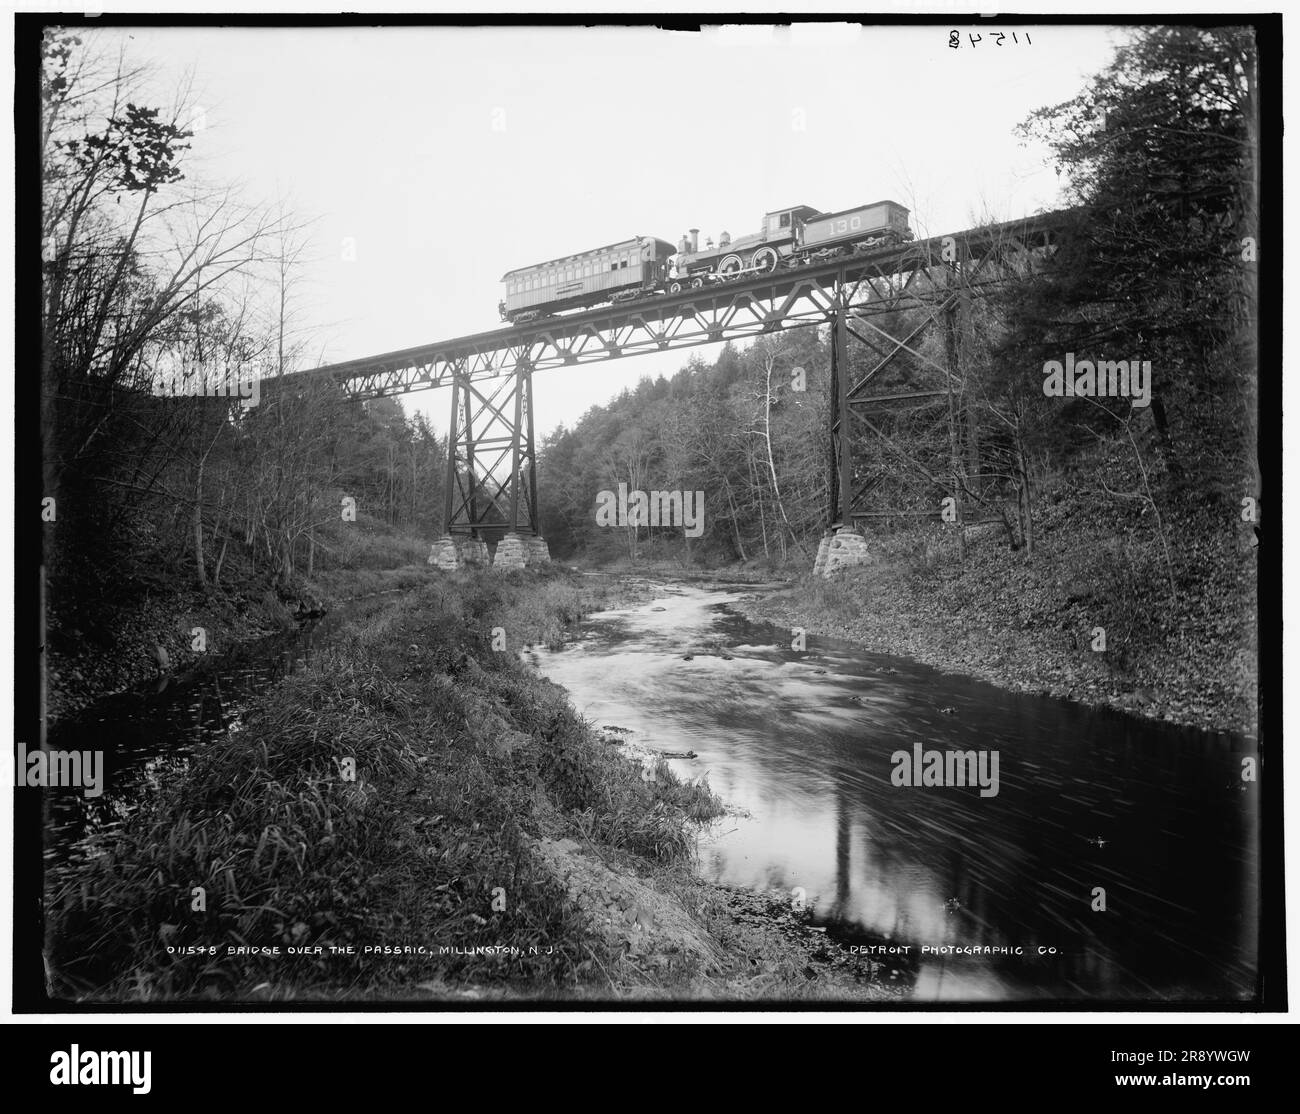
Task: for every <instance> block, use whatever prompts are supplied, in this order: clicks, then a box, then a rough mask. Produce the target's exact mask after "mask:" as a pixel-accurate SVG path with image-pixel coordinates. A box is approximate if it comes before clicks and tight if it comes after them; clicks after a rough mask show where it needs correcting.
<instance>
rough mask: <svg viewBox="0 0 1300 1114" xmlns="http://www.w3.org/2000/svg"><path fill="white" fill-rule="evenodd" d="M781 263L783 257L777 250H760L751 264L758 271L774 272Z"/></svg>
mask: <svg viewBox="0 0 1300 1114" xmlns="http://www.w3.org/2000/svg"><path fill="white" fill-rule="evenodd" d="M780 262H781V255H780V253H779V252H778V251H777V250H776V248H759V249H758V251H756V252H754V254H753V256H752V257H751V258H750V261H749V264H750V266H751V267H753V268H754V270H756V271H760V272H765V271H774V270H776V267H777V264H778V263H780Z"/></svg>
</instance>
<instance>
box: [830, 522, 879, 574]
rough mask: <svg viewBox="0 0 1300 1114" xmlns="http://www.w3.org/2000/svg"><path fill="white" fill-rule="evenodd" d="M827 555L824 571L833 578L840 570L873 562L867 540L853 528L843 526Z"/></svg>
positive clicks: (833, 539)
mask: <svg viewBox="0 0 1300 1114" xmlns="http://www.w3.org/2000/svg"><path fill="white" fill-rule="evenodd" d="M829 541H830V546H829V548H828V549H827V553H826V563H825V565H824V566H823V571H824V574H825V575H826V576H831V575H832V574H833V573H835V572H836V571H837V570H839V569H847V568H852V567H853V566H855V565H865V564H866V563H867V562H868V561H870V560H871V551H870V550H869V549H868V548H867V539H866V538H864V537H863V536H862V535H861V534H859V533H858V532H857V531H856V530H854V529H853V527H852V526H841V527H840V528H839V530H838V532H837V533H836V534H835V536H834V537H833V538H830V539H829Z"/></svg>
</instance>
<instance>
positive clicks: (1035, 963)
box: [532, 589, 1259, 1001]
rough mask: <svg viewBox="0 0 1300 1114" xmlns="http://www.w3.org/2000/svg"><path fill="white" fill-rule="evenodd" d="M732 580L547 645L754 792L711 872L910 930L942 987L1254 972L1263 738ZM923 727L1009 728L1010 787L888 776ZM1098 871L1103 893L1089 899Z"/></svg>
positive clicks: (665, 745)
mask: <svg viewBox="0 0 1300 1114" xmlns="http://www.w3.org/2000/svg"><path fill="white" fill-rule="evenodd" d="M734 599H735V597H734V596H729V595H727V594H725V593H719V592H708V591H703V590H698V589H685V590H681V591H675V592H672V593H670V594H666V595H665V597H664V598H662V599H659V600H656V601H653V602H652V603H651V604H647V605H646V606H645V607H642V608H639V609H636V610H634V611H628V612H613V613H607V614H605V615H599V616H596V617H594V618H593V620H592V621H591V622H590V623H589V624H588V627H587V634H586V637H585V638H584V640H583V641H582V642H581V643H580V644H577V645H575V646H573V647H570V648H568V649H565V650H563V651H559V652H556V653H551V652H547V651H544V650H539V651H537V652H536V653H534V654H533V655H532V660H533V661H534V662H535V663H536V664H538V665H539V667H540V668H541V669H542V670H543V671H544V672H545V673H546V674H547V675H548V676H550V677H551V678H552V679H554V680H555V681H557V682H558V683H559V684H562V685H564V686H565V687H566V688H568V689H569V691H570V692H571V693H572V694H573V698H574V701H575V703H576V704H577V706H578V707H579V708H580V709H581V710H582V711H583V712H584V713H585V714H586V715H587V716H588V717H589V718H590V719H591V720H592V721H593V722H595V723H597V724H618V725H620V726H624V727H628V728H631V729H632V734H631V735H630V736H629V738H630V739H631V740H632V741H633V742H635V743H636V744H638V745H642V746H646V747H649V748H652V749H656V750H676V751H684V750H695V751H696V752H697V753H698V755H699V757H698V759H696V760H694V761H684V760H673V762H672V765H673V767H674V768H675V769H676V770H677V771H678V772H679V773H682V774H684V775H687V776H699V775H701V774H704V773H708V775H709V778H710V782H711V784H712V786H713V788H714V789H715V791H717V792H718V793H719V795H721V796H722V797H723V799H724V800H726V801H727V802H729V803H730V804H732V805H734V806H737V807H738V808H739V809H742V810H744V811H745V812H747V813H748V814H749V817H748V818H741V819H735V818H728V819H727V821H726V823H725V824H723V825H721V826H719V827H718V828H717V830H716V832H715V833H713V834H711V835H709V836H706V837H705V839H704V840H703V842H702V847H701V861H702V867H703V871H704V873H705V875H706V876H707V877H709V878H711V879H713V880H717V881H722V882H726V883H730V884H736V885H743V886H749V887H753V888H756V889H771V888H777V889H783V890H787V891H789V890H793V889H794V888H795V887H802V888H803V889H804V890H805V891H806V893H807V896H808V900H809V901H815V903H816V910H817V915H818V917H819V919H821V920H823V921H824V922H826V923H827V924H829V925H831V926H832V928H833V929H834V930H836V931H837V932H838V933H840V934H843V935H845V936H848V937H850V938H852V939H860V940H862V941H872V942H880V941H886V942H893V943H897V944H907V945H910V946H911V947H912V948H913V952H912V956H913V958H914V959H917V960H919V965H918V966H917V969H916V984H915V993H916V995H917V996H918V997H923V998H927V999H942V1000H945V1001H959V1000H967V1001H974V1000H989V999H995V1000H998V999H1000V1000H1013V999H1021V998H1059V999H1088V1000H1098V1001H1101V1000H1112V1001H1123V1000H1142V999H1147V1000H1156V999H1158V1000H1161V1001H1169V1000H1174V999H1187V1000H1200V1001H1205V1000H1212V999H1213V1000H1239V999H1242V998H1247V997H1250V996H1251V995H1252V994H1253V992H1254V978H1255V963H1256V941H1257V933H1258V922H1257V902H1258V890H1257V878H1258V851H1259V848H1258V817H1257V814H1256V800H1257V799H1256V796H1255V794H1254V793H1253V792H1252V791H1251V790H1252V786H1249V785H1246V784H1244V783H1242V782H1241V780H1240V774H1239V772H1240V759H1241V756H1242V755H1243V754H1246V753H1252V752H1253V751H1252V750H1251V748H1250V747H1249V746H1248V744H1246V743H1245V742H1243V741H1241V740H1238V739H1235V738H1233V737H1230V736H1226V735H1214V734H1209V733H1204V732H1196V731H1190V730H1186V729H1181V728H1173V727H1166V726H1163V725H1159V724H1151V723H1147V722H1143V721H1139V720H1136V719H1134V718H1132V717H1129V716H1125V715H1122V714H1119V713H1115V712H1110V711H1106V710H1089V709H1085V708H1082V707H1079V706H1077V705H1073V704H1069V703H1067V702H1064V701H1058V700H1051V699H1044V698H1039V697H1030V696H1022V695H1018V694H1014V693H1008V692H1004V691H1001V690H999V689H995V688H993V687H991V686H988V685H985V684H983V683H980V682H977V681H972V680H968V679H964V678H960V677H955V676H949V675H945V674H942V673H939V672H937V671H935V670H932V669H929V668H927V667H925V666H920V665H917V664H915V663H912V662H909V661H907V660H904V659H898V658H889V657H885V656H882V655H874V654H868V653H865V652H860V651H858V650H856V649H853V648H850V647H846V646H844V645H842V644H834V643H830V642H827V641H825V640H816V639H813V640H810V641H809V650H808V652H807V653H795V652H793V651H791V650H789V649H788V646H789V635H788V633H786V632H784V631H778V630H776V629H774V628H768V627H764V626H759V625H754V624H751V623H748V622H747V621H745V620H744V619H742V618H740V617H739V616H737V615H735V614H734V613H732V612H730V611H728V610H727V609H726V606H725V605H726V603H727V602H728V601H734ZM653 608H663V609H664V610H652V609H653ZM688 653H689V654H692V655H693V656H692V658H691V660H683V655H685V654H688ZM728 659H730V660H728ZM915 743H921V744H922V745H923V746H924V747H926V748H930V749H940V750H945V751H946V750H953V749H961V750H980V749H985V750H993V749H995V750H997V751H998V752H999V757H1000V763H999V765H1000V791H999V793H998V795H997V796H995V797H981V796H980V795H979V791H978V789H974V788H938V787H925V788H922V787H900V786H896V785H894V784H892V783H891V781H890V774H891V772H892V770H893V766H892V765H891V762H890V756H891V754H892V753H893V752H895V751H898V750H905V751H911V749H912V747H913V744H915ZM1098 890H1104V891H1105V894H1104V897H1105V911H1100V910H1094V908H1093V906H1094V905H1096V904H1099V899H1098V896H1097V892H1098ZM921 946H928V947H932V948H939V947H943V946H957V947H967V948H969V947H980V948H1005V949H1015V948H1020V949H1022V954H1019V955H1017V954H1006V955H1000V954H979V955H967V954H942V953H941V954H927V955H924V956H922V955H920V954H919V950H918V949H919V948H920V947H921ZM1040 949H1041V954H1040ZM1053 949H1054V951H1053Z"/></svg>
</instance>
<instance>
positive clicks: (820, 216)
mask: <svg viewBox="0 0 1300 1114" xmlns="http://www.w3.org/2000/svg"><path fill="white" fill-rule="evenodd" d="M877 205H892V206H893V207H894V208H895V209H902V210H903V212H905V213H910V212H911V210H910V209H909V208H908V207H907V206H906V205H900V204H899V203H898V202H897V201H889V200H888V199H886V200H885V201H871V202H868V203H867V204H866V205H850V206H849V207H848V208H847V209H840V210H839V211H838V212H835V213H818V214H817V216H816V217H814V218H813V219H814V220H826V219H827V218H828V217H842V216H844V215H845V214H846V213H856V212H857V211H858V210H859V209H872V208H874V207H875V206H877Z"/></svg>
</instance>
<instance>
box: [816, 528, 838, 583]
mask: <svg viewBox="0 0 1300 1114" xmlns="http://www.w3.org/2000/svg"><path fill="white" fill-rule="evenodd" d="M832 537H834V535H833V534H832V533H831V531H830V530H827V531H826V532H825V533H824V534H822V540H821V541H820V542H818V543H817V560H815V561H814V562H813V576H821V575H822V574H823V573H825V571H826V558H827V557H829V556H830V552H831V539H832Z"/></svg>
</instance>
